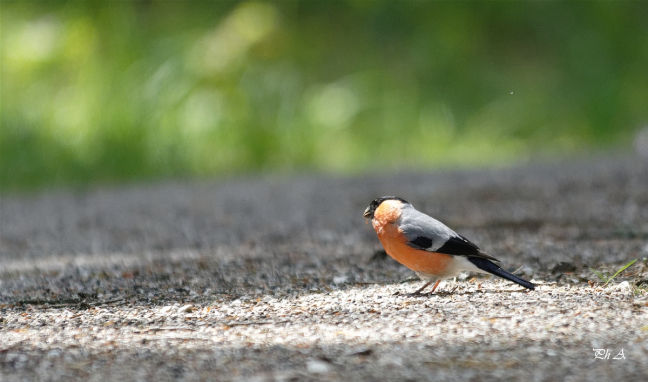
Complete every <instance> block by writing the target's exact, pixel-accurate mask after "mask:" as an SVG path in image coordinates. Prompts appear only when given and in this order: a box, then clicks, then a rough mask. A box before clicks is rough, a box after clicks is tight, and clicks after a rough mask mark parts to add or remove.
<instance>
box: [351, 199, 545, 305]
mask: <svg viewBox="0 0 648 382" xmlns="http://www.w3.org/2000/svg"><path fill="white" fill-rule="evenodd" d="M363 217H365V218H366V219H371V224H372V226H373V228H374V230H375V231H376V234H377V235H378V239H379V240H380V242H381V243H382V245H383V247H384V248H385V252H387V254H388V255H389V256H391V257H392V258H393V259H394V260H396V261H398V262H399V263H401V264H403V265H404V266H406V267H407V268H409V269H411V270H413V271H414V272H415V273H416V274H417V275H418V276H419V278H420V279H421V280H423V281H427V283H426V284H425V285H423V287H421V288H420V289H418V290H417V291H415V292H414V293H412V295H420V294H421V292H422V291H423V290H425V288H427V287H428V286H429V285H430V284H431V283H433V282H435V284H434V287H433V288H432V291H431V292H430V293H434V291H435V290H436V289H437V287H438V286H439V283H440V282H441V280H443V279H448V278H452V277H455V276H457V275H458V274H460V273H461V272H462V271H471V272H481V273H490V274H493V275H495V276H499V277H502V278H504V279H506V280H509V281H513V282H514V283H517V284H519V285H521V286H523V287H525V288H527V289H530V290H533V289H535V285H534V284H533V283H531V282H529V281H526V280H524V279H522V278H520V277H518V276H515V275H513V274H511V273H509V272H507V271H505V270H503V269H502V268H501V267H500V266H499V265H497V263H500V261H499V260H497V259H496V258H494V257H493V256H490V255H488V254H487V253H486V252H484V251H482V250H481V249H479V247H478V246H477V245H475V244H473V243H472V242H471V241H469V240H468V239H466V238H465V237H463V236H461V235H459V234H457V233H456V232H455V231H453V230H452V229H450V228H449V227H447V226H446V225H445V224H443V223H441V222H440V221H438V220H436V219H434V218H432V217H431V216H428V215H426V214H424V213H422V212H420V211H418V210H416V209H415V208H414V207H413V206H412V204H410V203H409V202H408V201H406V200H405V199H402V198H399V197H397V196H383V197H380V198H376V199H374V200H373V201H372V202H371V204H369V207H367V208H366V209H365V211H364V214H363Z"/></svg>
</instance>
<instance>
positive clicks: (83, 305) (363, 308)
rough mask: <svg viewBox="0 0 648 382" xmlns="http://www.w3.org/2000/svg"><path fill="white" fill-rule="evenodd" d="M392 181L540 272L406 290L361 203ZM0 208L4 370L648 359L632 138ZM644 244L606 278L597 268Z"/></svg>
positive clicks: (284, 374)
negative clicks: (594, 150) (598, 146)
mask: <svg viewBox="0 0 648 382" xmlns="http://www.w3.org/2000/svg"><path fill="white" fill-rule="evenodd" d="M386 194H395V195H398V196H401V197H404V198H405V199H407V200H409V201H410V202H412V203H413V204H414V205H415V206H416V207H417V208H418V209H419V210H422V211H425V212H427V213H429V214H430V215H432V216H435V217H437V218H438V219H439V220H441V221H443V222H445V223H447V224H448V225H449V226H450V227H452V228H454V229H455V230H456V231H458V232H459V233H460V234H462V235H464V236H466V237H468V238H469V239H471V240H472V241H474V242H476V243H477V244H478V245H480V246H481V247H482V249H484V250H486V251H487V252H488V253H490V254H492V255H494V256H496V257H498V258H500V259H501V260H502V262H503V265H504V267H505V268H507V269H509V270H511V271H514V270H516V271H517V273H518V274H520V275H523V276H524V277H526V278H529V279H533V280H534V281H535V282H537V283H538V284H539V285H540V286H539V288H537V289H536V290H535V291H532V292H527V291H525V290H523V289H522V288H521V287H518V286H516V285H514V284H511V283H508V282H505V281H502V280H500V279H494V278H489V277H482V276H475V275H462V276H461V277H459V278H458V280H457V281H456V282H454V281H448V282H446V283H444V284H442V286H441V287H440V289H441V292H440V293H437V294H434V295H429V296H417V297H410V296H407V293H409V292H412V291H414V290H415V289H417V288H418V287H419V286H421V282H420V281H415V280H409V279H408V278H411V276H413V274H412V272H410V271H408V270H407V269H406V268H404V267H402V266H400V265H398V264H397V263H395V262H394V261H392V260H391V259H389V258H388V257H385V255H384V252H382V251H380V249H381V248H380V244H379V242H378V240H377V238H376V236H375V233H374V232H373V230H372V229H371V226H370V225H366V224H364V223H365V222H364V220H363V219H362V217H361V215H362V211H363V210H364V208H365V207H366V206H367V205H368V203H369V202H370V201H371V200H372V199H373V198H375V197H376V196H381V195H386ZM0 213H1V215H0V217H1V219H2V224H1V226H0V381H29V380H51V381H59V380H70V379H72V380H77V379H80V380H101V381H104V380H162V381H164V380H219V381H220V380H222V381H229V380H240V381H275V380H277V381H302V380H345V381H363V380H366V381H375V380H385V381H392V380H411V381H418V380H434V381H446V380H502V379H512V380H525V381H552V380H566V381H568V380H571V381H591V380H617V381H621V380H634V381H637V380H643V379H644V378H645V376H646V374H647V373H648V292H647V288H648V287H647V286H648V267H647V266H646V264H645V262H644V261H643V260H642V259H643V257H647V256H648V161H646V160H645V159H639V158H638V157H623V158H609V157H608V158H597V159H591V160H588V161H581V162H576V161H574V162H568V163H553V164H533V165H524V166H518V167H513V168H503V169H491V170H474V171H447V172H435V173H408V174H405V173H397V174H396V173H394V174H391V175H387V176H379V175H364V176H359V177H347V178H345V177H332V176H320V177H314V176H301V177H280V176H271V177H270V176H269V177H261V178H247V179H241V178H238V179H229V180H223V181H217V182H216V181H214V182H208V181H202V182H200V181H193V182H172V183H161V184H153V185H144V186H128V187H114V188H101V189H95V190H88V191H84V192H80V191H79V192H64V191H58V192H46V193H42V194H35V195H28V196H18V195H3V196H2V198H1V199H0ZM635 258H639V261H637V263H635V264H634V265H633V266H631V267H630V268H628V269H627V270H626V271H625V272H623V273H622V274H620V275H619V276H617V278H615V279H614V281H613V282H612V283H610V284H608V285H606V286H604V285H602V283H596V281H598V280H597V277H596V276H595V275H594V274H593V273H592V272H591V271H590V267H594V268H595V269H600V270H601V271H604V272H607V273H608V274H612V273H614V271H616V270H617V269H618V268H619V267H620V266H621V265H623V264H625V263H627V262H628V261H629V260H632V259H635ZM451 291H452V293H450V292H451ZM593 349H606V350H607V351H608V352H607V353H606V354H605V355H603V353H604V352H605V351H604V352H602V353H601V355H600V358H604V359H599V358H596V357H595V352H594V350H593ZM621 351H623V352H622V353H621ZM614 358H617V359H614Z"/></svg>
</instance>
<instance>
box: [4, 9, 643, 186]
mask: <svg viewBox="0 0 648 382" xmlns="http://www.w3.org/2000/svg"><path fill="white" fill-rule="evenodd" d="M0 12H1V17H2V18H1V38H2V48H1V54H2V56H1V58H2V72H1V103H0V105H1V114H0V118H1V132H0V177H1V178H0V187H1V188H2V190H3V191H8V190H9V191H15V190H25V189H34V188H42V187H51V186H70V185H88V184H97V183H110V182H123V181H132V180H142V179H154V178H160V177H169V176H171V177H184V176H213V175H215V174H216V175H223V174H234V173H242V172H243V173H256V172H267V171H282V172H284V171H300V172H301V171H311V170H315V171H341V172H358V171H367V170H369V171H371V170H375V169H377V168H380V167H385V166H386V167H388V168H390V169H398V168H409V169H425V168H432V167H447V166H475V165H479V166H483V165H492V164H501V163H511V162H517V161H524V160H528V158H534V157H538V156H540V157H548V156H562V155H574V153H577V154H578V153H586V152H591V151H596V150H607V149H616V150H618V149H619V148H621V149H623V148H624V147H627V148H630V147H631V142H632V137H633V135H634V134H635V132H636V131H637V129H638V128H640V127H641V126H642V124H644V123H645V122H646V121H648V2H645V1H636V2H633V1H622V2H617V1H605V2H594V1H582V2H545V1H536V2H514V1H496V2H488V1H478V2H453V1H443V2H434V1H352V0H347V1H279V2H248V1H196V2H193V1H154V0H149V1H43V2H38V1H6V0H4V1H2V3H1V9H0Z"/></svg>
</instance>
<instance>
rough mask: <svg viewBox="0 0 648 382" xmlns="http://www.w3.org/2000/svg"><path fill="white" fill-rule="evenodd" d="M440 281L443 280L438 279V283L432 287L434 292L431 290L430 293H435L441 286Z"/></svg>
mask: <svg viewBox="0 0 648 382" xmlns="http://www.w3.org/2000/svg"><path fill="white" fill-rule="evenodd" d="M440 282H441V280H440V279H439V280H437V281H436V283H434V286H433V287H432V292H430V293H434V291H435V290H436V288H437V287H438V286H439V283H440Z"/></svg>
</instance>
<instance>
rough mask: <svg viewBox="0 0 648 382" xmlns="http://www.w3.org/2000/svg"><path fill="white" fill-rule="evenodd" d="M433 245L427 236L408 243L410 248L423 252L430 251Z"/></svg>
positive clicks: (418, 237)
mask: <svg viewBox="0 0 648 382" xmlns="http://www.w3.org/2000/svg"><path fill="white" fill-rule="evenodd" d="M432 244H433V241H432V239H430V238H429V237H425V236H417V237H416V238H415V239H414V240H410V241H408V242H407V245H409V246H410V247H412V248H416V249H423V250H428V249H429V248H431V247H432Z"/></svg>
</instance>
